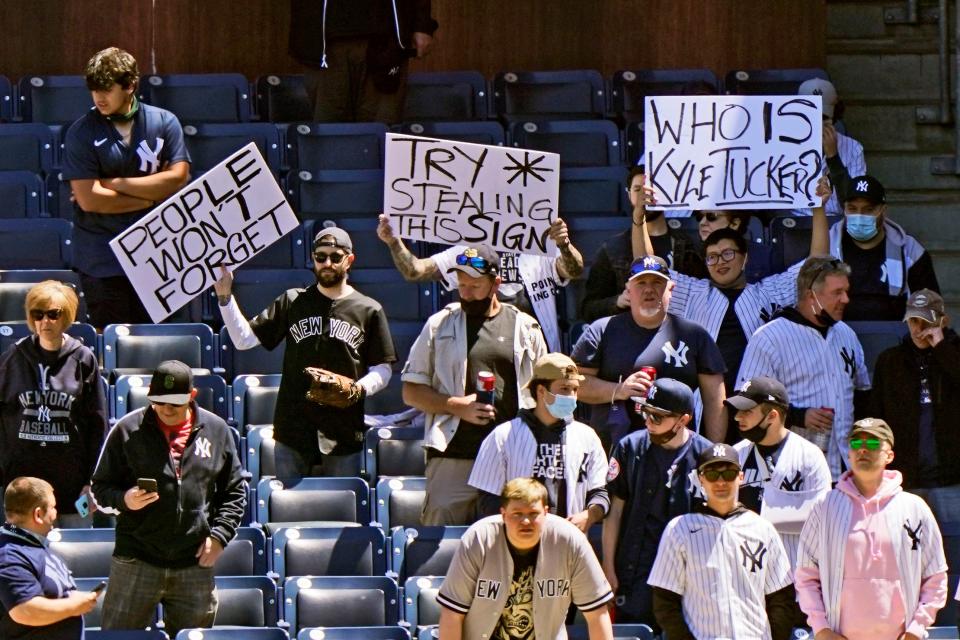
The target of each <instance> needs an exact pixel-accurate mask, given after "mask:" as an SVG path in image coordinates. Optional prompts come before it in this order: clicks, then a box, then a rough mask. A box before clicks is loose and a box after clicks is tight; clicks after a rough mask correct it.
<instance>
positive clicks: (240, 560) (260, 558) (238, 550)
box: [213, 527, 268, 576]
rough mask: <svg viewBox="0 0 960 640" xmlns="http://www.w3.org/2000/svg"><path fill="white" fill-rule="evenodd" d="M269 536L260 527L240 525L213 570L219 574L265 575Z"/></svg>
mask: <svg viewBox="0 0 960 640" xmlns="http://www.w3.org/2000/svg"><path fill="white" fill-rule="evenodd" d="M267 560H268V558H267V538H266V536H265V535H264V533H263V530H262V529H260V528H258V527H239V528H238V529H237V535H236V537H234V539H233V540H231V541H230V544H228V545H227V548H226V549H224V550H223V553H222V554H221V555H220V557H219V558H217V564H215V565H214V566H213V570H214V571H215V572H216V575H218V576H265V575H266V574H267V566H268V562H267Z"/></svg>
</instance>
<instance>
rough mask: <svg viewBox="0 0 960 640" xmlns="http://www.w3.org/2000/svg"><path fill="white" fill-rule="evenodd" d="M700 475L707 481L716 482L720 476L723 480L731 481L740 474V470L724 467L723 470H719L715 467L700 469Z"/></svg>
mask: <svg viewBox="0 0 960 640" xmlns="http://www.w3.org/2000/svg"><path fill="white" fill-rule="evenodd" d="M700 475H702V476H703V477H704V478H706V479H707V481H708V482H716V481H717V480H719V479H720V478H723V480H724V482H733V481H734V480H736V479H737V476H738V475H740V470H739V469H724V470H723V471H719V470H717V469H708V470H706V471H701V472H700Z"/></svg>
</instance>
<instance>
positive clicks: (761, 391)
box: [723, 376, 790, 411]
mask: <svg viewBox="0 0 960 640" xmlns="http://www.w3.org/2000/svg"><path fill="white" fill-rule="evenodd" d="M764 402H773V403H775V404H779V405H781V406H784V407H786V406H787V405H789V404H790V398H789V396H788V395H787V388H786V387H784V386H783V384H782V383H781V382H780V381H779V380H774V379H773V378H767V377H764V376H759V377H756V378H750V379H749V380H747V381H746V382H744V383H743V386H742V387H740V390H739V391H737V392H736V393H735V394H733V395H732V396H730V397H729V398H727V399H726V400H724V401H723V403H724V404H725V405H727V406H729V407H733V408H734V409H736V410H737V411H749V410H750V409H753V408H754V407H755V406H757V405H758V404H761V403H764Z"/></svg>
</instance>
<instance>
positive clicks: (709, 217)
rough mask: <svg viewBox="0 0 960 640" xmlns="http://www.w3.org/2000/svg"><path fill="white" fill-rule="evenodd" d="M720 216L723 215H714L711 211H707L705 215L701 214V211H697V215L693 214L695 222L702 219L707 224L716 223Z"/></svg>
mask: <svg viewBox="0 0 960 640" xmlns="http://www.w3.org/2000/svg"><path fill="white" fill-rule="evenodd" d="M721 215H723V214H721V213H714V212H713V211H707V212H706V213H703V212H702V211H698V212H697V213H695V214H693V217H695V218H696V219H697V222H702V221H703V219H704V218H706V219H707V222H716V221H717V220H719V219H720V216H721Z"/></svg>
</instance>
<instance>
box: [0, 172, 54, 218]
mask: <svg viewBox="0 0 960 640" xmlns="http://www.w3.org/2000/svg"><path fill="white" fill-rule="evenodd" d="M43 196H44V193H43V180H42V179H41V178H40V176H39V175H37V174H36V173H33V172H32V171H0V218H36V217H38V216H39V215H40V210H41V208H42V206H41V205H42V203H43V199H44V198H43Z"/></svg>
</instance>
